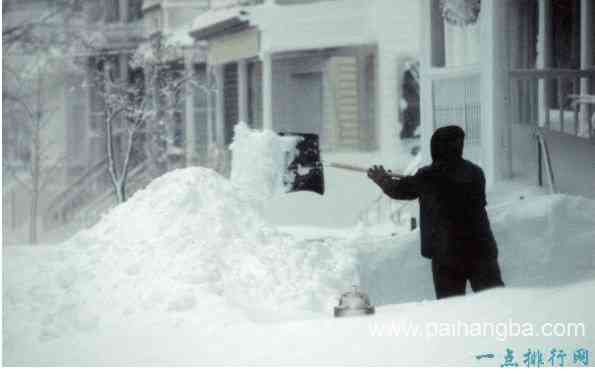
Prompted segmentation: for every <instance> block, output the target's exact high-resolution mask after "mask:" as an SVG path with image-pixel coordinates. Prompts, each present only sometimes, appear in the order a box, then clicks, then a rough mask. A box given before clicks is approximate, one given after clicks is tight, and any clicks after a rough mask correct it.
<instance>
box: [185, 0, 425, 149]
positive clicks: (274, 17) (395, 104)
mask: <svg viewBox="0 0 595 375" xmlns="http://www.w3.org/2000/svg"><path fill="white" fill-rule="evenodd" d="M397 3H398V4H397ZM222 4H225V5H226V6H220V7H214V8H212V9H211V10H210V11H209V12H206V13H203V14H201V15H199V16H198V17H196V19H195V20H194V23H193V25H192V30H191V31H190V35H192V37H193V38H194V39H195V40H197V41H205V42H206V43H207V46H208V54H207V66H208V69H209V70H210V71H211V72H212V73H213V76H214V79H215V82H216V87H217V88H218V91H217V94H216V95H217V97H216V98H215V111H216V116H215V119H214V123H213V124H212V125H213V134H214V141H215V142H216V143H217V144H219V145H221V146H226V145H228V144H229V143H230V142H231V140H232V136H233V127H234V126H235V125H236V124H237V123H238V122H245V123H247V124H249V125H250V126H252V127H254V128H264V129H271V130H274V131H279V132H302V133H304V132H305V133H316V134H318V135H319V136H320V139H321V147H322V148H323V149H324V150H326V151H353V150H355V151H363V152H365V151H385V152H386V153H387V154H391V153H393V152H394V151H395V150H396V149H397V148H398V147H399V142H398V141H397V139H398V134H399V132H400V118H399V115H400V108H399V106H400V102H401V96H402V92H401V82H402V71H403V69H404V67H405V66H406V65H407V64H408V63H412V62H415V60H416V57H417V55H418V49H419V43H418V33H419V23H418V22H419V21H418V20H419V7H418V4H417V2H411V1H401V2H395V1H383V0H378V1H361V0H335V1H328V0H327V1H283V0H278V1H268V2H263V1H236V2H230V1H227V2H222ZM397 10H398V11H397Z"/></svg>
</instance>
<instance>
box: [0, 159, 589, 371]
mask: <svg viewBox="0 0 595 375" xmlns="http://www.w3.org/2000/svg"><path fill="white" fill-rule="evenodd" d="M258 206H259V204H258V202H257V201H254V200H252V199H250V198H249V196H247V195H246V194H245V193H244V192H242V191H240V190H239V189H238V187H237V185H235V184H233V183H231V182H230V181H229V180H227V179H225V178H223V177H221V176H220V175H218V174H216V173H215V172H213V171H211V170H209V169H204V168H198V167H197V168H187V169H179V170H175V171H173V172H170V173H168V174H166V175H164V176H162V177H160V178H158V179H156V180H155V181H154V182H152V183H151V184H150V185H149V186H148V187H147V188H146V189H144V190H141V191H139V192H137V193H136V194H135V195H134V196H132V197H131V198H130V199H129V200H128V201H127V202H126V203H124V204H122V205H120V206H118V207H116V208H114V209H113V210H111V211H110V212H109V213H108V214H107V215H106V216H105V217H104V218H103V219H102V220H101V221H100V222H99V223H98V224H97V225H95V226H94V227H92V228H90V229H89V230H86V231H83V232H81V233H79V234H78V235H77V236H75V237H74V238H73V239H71V240H69V241H67V242H65V243H63V244H61V245H57V246H52V247H12V248H5V249H4V251H3V264H4V266H3V271H4V283H3V300H4V306H3V311H4V314H3V317H4V318H3V319H4V322H3V323H4V330H3V355H4V363H5V364H8V365H40V364H43V365H60V364H61V365H108V364H111V365H124V364H125V365H131V364H136V365H152V364H170V365H184V364H186V365H188V364H338V365H340V364H369V365H378V364H467V365H470V364H471V365H472V364H482V363H478V362H477V360H475V359H474V357H473V355H475V354H480V353H482V352H486V351H497V353H498V354H501V353H502V352H503V351H504V348H505V347H514V348H515V349H517V350H518V351H521V350H523V351H524V350H526V349H527V347H535V346H538V347H543V349H548V350H549V347H550V346H560V345H561V346H564V345H566V346H567V348H568V349H571V348H574V347H578V346H585V347H587V348H590V349H591V350H592V349H593V348H595V345H593V344H595V342H594V340H593V336H592V333H593V328H595V318H594V316H593V314H592V313H591V311H592V309H593V307H594V304H593V302H592V299H590V298H585V297H587V296H592V295H593V293H594V292H595V282H594V280H595V261H594V255H593V244H594V243H595V201H592V200H588V199H584V198H580V197H572V196H565V195H550V196H548V195H541V196H524V197H523V199H519V198H518V197H516V198H514V199H512V198H511V199H509V200H508V201H506V202H504V203H501V204H499V205H497V206H493V207H491V208H490V210H489V213H490V217H491V219H492V224H493V229H494V232H495V236H496V239H497V241H498V244H499V249H500V255H501V256H500V262H501V266H502V271H503V277H504V280H505V282H506V284H507V288H504V289H500V290H492V291H487V292H484V293H480V294H478V295H472V296H467V297H462V298H454V299H449V300H445V301H438V302H434V301H432V300H433V298H434V295H433V289H432V281H431V275H430V269H429V268H430V267H429V262H428V261H427V260H425V259H423V258H421V256H420V255H419V233H418V232H417V231H413V232H410V233H406V234H399V235H398V236H391V235H384V236H379V235H372V234H370V233H368V232H365V231H358V230H354V229H353V228H350V229H345V230H344V231H343V236H341V235H340V233H339V231H338V230H337V232H336V233H335V235H334V236H333V237H316V236H310V237H308V236H300V234H299V231H295V232H293V233H289V232H287V231H286V232H282V231H280V230H278V229H277V228H275V227H274V226H272V225H270V224H267V223H266V222H265V221H264V220H263V219H262V216H261V214H260V212H259V209H258ZM353 282H357V283H359V284H360V286H361V288H362V289H364V290H366V291H367V292H368V293H369V295H370V298H371V300H372V302H373V303H374V304H376V305H377V306H378V312H377V314H376V315H375V316H374V317H369V318H353V319H350V318H348V319H333V318H331V315H332V307H333V306H334V305H335V304H336V300H337V297H338V296H339V295H340V293H341V292H343V291H345V290H347V289H349V288H350V286H351V284H352V283H353ZM570 306H571V308H569V307H570ZM454 319H462V320H465V321H477V320H480V321H486V320H488V321H505V320H506V319H514V320H515V321H521V322H522V321H530V322H534V323H536V324H537V323H539V322H544V321H552V320H553V321H563V322H564V321H573V322H575V321H580V322H584V324H585V325H586V327H587V336H586V337H564V338H555V340H554V338H551V337H550V338H544V337H542V338H534V337H533V338H526V337H522V338H513V339H511V340H508V341H506V342H503V341H499V340H497V339H495V338H493V337H480V338H478V337H474V338H461V337H454V338H448V339H433V340H430V339H428V338H422V337H416V338H411V337H405V336H401V337H382V338H379V337H373V335H371V334H370V331H369V329H370V324H373V323H374V324H375V323H378V324H388V323H390V322H394V321H403V320H405V321H411V322H414V323H415V322H417V323H420V324H421V323H423V322H426V321H431V320H438V321H452V320H454ZM487 364H490V363H487ZM491 364H492V365H498V364H499V363H491Z"/></svg>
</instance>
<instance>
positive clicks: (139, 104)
mask: <svg viewBox="0 0 595 375" xmlns="http://www.w3.org/2000/svg"><path fill="white" fill-rule="evenodd" d="M99 67H100V68H99V69H97V70H96V71H95V74H94V75H92V77H91V78H92V80H93V82H92V84H93V89H95V90H97V91H98V93H99V94H100V95H101V96H102V97H103V102H104V106H103V110H104V116H103V128H104V131H105V133H104V137H105V146H106V153H107V170H108V174H109V176H110V181H111V183H112V186H113V189H114V195H115V197H116V201H117V203H122V202H124V201H126V199H127V194H126V185H127V182H128V173H129V170H130V166H131V157H132V154H133V152H134V151H135V150H134V148H135V145H137V144H138V142H136V139H137V137H138V136H139V134H141V133H142V132H144V131H145V127H146V123H147V121H148V120H149V119H150V118H152V117H153V109H152V108H151V103H150V99H149V97H147V96H146V95H145V84H144V79H143V78H142V75H136V76H135V78H133V79H132V80H126V79H122V78H121V77H119V76H118V75H116V74H115V73H114V72H115V70H116V63H114V62H113V61H112V60H111V59H110V58H109V56H103V57H102V58H101V59H100V60H99Z"/></svg>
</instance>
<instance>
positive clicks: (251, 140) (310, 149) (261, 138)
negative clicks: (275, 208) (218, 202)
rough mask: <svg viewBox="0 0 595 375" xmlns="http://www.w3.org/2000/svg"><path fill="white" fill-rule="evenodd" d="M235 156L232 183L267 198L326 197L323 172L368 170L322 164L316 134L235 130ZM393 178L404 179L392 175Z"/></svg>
mask: <svg viewBox="0 0 595 375" xmlns="http://www.w3.org/2000/svg"><path fill="white" fill-rule="evenodd" d="M234 131H235V134H234V140H233V143H232V145H231V146H230V149H231V150H232V151H233V153H232V173H231V177H232V180H233V181H235V182H236V183H237V184H238V185H241V186H252V187H255V186H258V187H259V188H257V189H252V190H253V191H258V192H259V195H263V196H268V195H271V194H273V193H274V192H278V191H283V192H285V193H289V192H297V191H311V192H314V193H318V194H320V195H323V194H324V191H325V186H324V168H323V167H331V168H339V169H344V170H347V171H352V172H357V173H366V172H367V171H368V168H364V167H360V166H355V165H350V164H345V163H323V162H322V160H321V157H320V141H319V136H318V135H317V134H313V133H296V132H278V133H275V132H273V131H270V130H257V129H250V128H249V127H248V126H247V125H245V124H242V123H240V124H238V125H236V126H235V129H234ZM390 175H391V176H392V177H395V178H400V177H402V176H401V175H398V174H394V173H391V174H390Z"/></svg>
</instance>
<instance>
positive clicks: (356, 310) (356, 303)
mask: <svg viewBox="0 0 595 375" xmlns="http://www.w3.org/2000/svg"><path fill="white" fill-rule="evenodd" d="M374 312H375V309H374V306H372V305H371V304H370V298H369V297H368V295H367V294H366V293H364V292H361V291H359V290H357V288H356V287H355V286H354V287H353V290H352V291H349V292H346V293H343V294H342V295H341V298H340V299H339V305H338V306H336V307H335V317H337V318H339V317H344V316H359V315H370V314H374Z"/></svg>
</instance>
